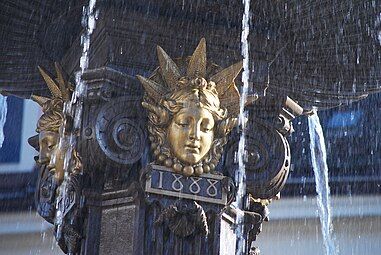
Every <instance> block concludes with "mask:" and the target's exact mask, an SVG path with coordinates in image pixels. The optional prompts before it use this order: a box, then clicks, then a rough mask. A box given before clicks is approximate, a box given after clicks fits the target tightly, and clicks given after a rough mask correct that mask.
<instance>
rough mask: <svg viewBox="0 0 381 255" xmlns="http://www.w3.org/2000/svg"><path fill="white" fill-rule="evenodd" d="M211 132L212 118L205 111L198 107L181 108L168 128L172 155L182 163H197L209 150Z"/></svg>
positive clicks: (212, 126)
mask: <svg viewBox="0 0 381 255" xmlns="http://www.w3.org/2000/svg"><path fill="white" fill-rule="evenodd" d="M213 130H214V118H213V115H212V114H211V113H210V112H209V111H208V110H207V109H205V108H202V107H200V106H190V107H185V108H182V109H181V110H180V111H179V112H178V113H176V114H175V116H174V117H173V119H172V121H171V123H170V125H169V128H168V140H169V143H170V145H171V149H172V153H173V155H175V156H176V157H177V159H179V160H180V161H182V162H183V163H187V164H190V165H194V164H196V163H198V162H199V161H200V160H201V159H202V158H203V157H204V156H205V155H206V154H207V153H208V151H209V150H210V148H211V145H212V142H213V137H214V134H213Z"/></svg>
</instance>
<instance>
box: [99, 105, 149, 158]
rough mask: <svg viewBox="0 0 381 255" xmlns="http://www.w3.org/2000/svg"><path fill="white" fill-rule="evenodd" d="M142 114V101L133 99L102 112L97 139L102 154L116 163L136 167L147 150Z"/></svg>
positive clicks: (100, 113)
mask: <svg viewBox="0 0 381 255" xmlns="http://www.w3.org/2000/svg"><path fill="white" fill-rule="evenodd" d="M138 109H140V112H139V110H138ZM142 112H143V111H142V109H141V107H140V105H139V100H132V99H130V98H119V99H117V100H112V101H110V102H108V103H106V104H105V105H104V106H103V107H102V108H101V110H100V111H99V114H98V116H97V120H96V125H95V131H96V138H97V141H98V144H99V147H100V148H101V150H102V151H103V153H104V154H105V155H106V156H107V157H108V158H110V159H111V160H113V161H114V162H116V163H119V164H133V163H135V162H136V161H138V160H139V159H140V158H141V156H142V154H143V150H144V146H145V134H144V131H143V129H142V128H141V125H140V122H141V118H140V116H139V114H140V115H141V114H142Z"/></svg>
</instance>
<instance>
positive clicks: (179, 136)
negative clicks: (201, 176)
mask: <svg viewBox="0 0 381 255" xmlns="http://www.w3.org/2000/svg"><path fill="white" fill-rule="evenodd" d="M168 140H169V143H170V146H171V148H172V151H173V153H174V154H175V156H176V157H181V155H183V154H184V147H185V140H186V132H185V131H184V130H182V129H181V128H179V127H178V126H177V125H176V123H175V122H174V121H172V123H171V125H170V126H169V128H168ZM180 159H181V158H180Z"/></svg>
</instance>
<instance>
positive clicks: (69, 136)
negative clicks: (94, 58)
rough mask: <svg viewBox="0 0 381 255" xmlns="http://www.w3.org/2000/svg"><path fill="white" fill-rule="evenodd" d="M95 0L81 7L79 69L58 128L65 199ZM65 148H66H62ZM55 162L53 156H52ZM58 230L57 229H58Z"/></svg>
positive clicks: (59, 219) (59, 214)
mask: <svg viewBox="0 0 381 255" xmlns="http://www.w3.org/2000/svg"><path fill="white" fill-rule="evenodd" d="M95 5H96V0H89V4H88V6H86V7H84V8H83V16H82V25H83V27H84V32H83V34H82V36H81V46H82V55H81V58H80V68H81V70H80V71H79V72H78V73H77V74H76V79H75V85H76V86H75V90H74V92H73V94H72V97H71V100H70V101H69V102H65V103H64V109H63V112H64V116H65V119H64V124H63V125H62V126H61V129H60V141H59V145H58V146H59V150H60V151H65V155H64V169H65V174H64V180H63V182H62V185H61V186H60V191H59V194H60V196H62V197H63V201H65V195H66V194H65V188H66V185H67V181H68V177H69V173H70V167H69V166H70V164H71V163H72V155H73V150H74V149H75V148H76V146H77V134H79V133H80V129H81V124H82V109H83V100H84V98H85V96H86V93H87V85H86V83H85V82H84V81H83V80H82V75H83V73H84V72H85V71H86V70H87V68H88V65H89V50H90V37H91V34H92V33H93V31H94V29H95V21H96V17H97V13H96V12H95ZM69 119H71V120H72V122H73V125H72V127H71V129H70V130H67V127H68V125H67V122H68V121H69ZM64 148H67V149H64ZM52 160H53V162H55V160H56V159H55V158H52ZM62 213H63V212H62V208H57V214H56V224H57V225H58V229H59V230H60V227H61V223H62V220H63V215H62ZM59 230H58V231H59Z"/></svg>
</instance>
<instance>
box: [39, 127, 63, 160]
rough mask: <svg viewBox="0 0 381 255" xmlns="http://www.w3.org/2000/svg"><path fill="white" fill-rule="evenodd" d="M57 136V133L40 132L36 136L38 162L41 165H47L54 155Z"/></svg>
mask: <svg viewBox="0 0 381 255" xmlns="http://www.w3.org/2000/svg"><path fill="white" fill-rule="evenodd" d="M58 139H59V135H58V133H57V132H52V131H41V132H40V134H39V136H38V143H39V146H40V153H39V158H38V161H39V163H40V164H42V165H48V164H49V163H50V160H51V158H52V156H53V154H54V153H55V150H56V147H57V144H58Z"/></svg>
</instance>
